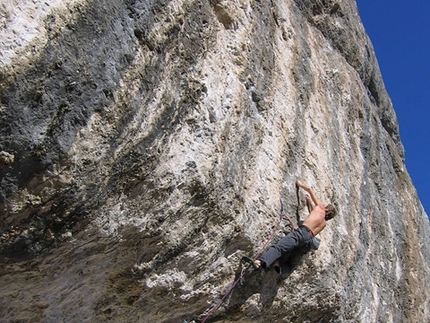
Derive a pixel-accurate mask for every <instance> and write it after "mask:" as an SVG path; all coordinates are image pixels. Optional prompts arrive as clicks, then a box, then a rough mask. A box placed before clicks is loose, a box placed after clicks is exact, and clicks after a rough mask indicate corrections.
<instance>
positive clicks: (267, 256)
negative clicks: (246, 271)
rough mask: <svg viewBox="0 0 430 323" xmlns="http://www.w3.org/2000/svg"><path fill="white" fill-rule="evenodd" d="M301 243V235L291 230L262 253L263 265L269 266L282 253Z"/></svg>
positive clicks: (264, 266) (261, 260)
mask: <svg viewBox="0 0 430 323" xmlns="http://www.w3.org/2000/svg"><path fill="white" fill-rule="evenodd" d="M299 243H300V235H299V234H298V233H297V232H296V231H293V232H290V233H289V234H287V235H286V236H285V237H283V238H282V239H281V240H279V241H278V242H277V243H275V244H274V245H273V246H271V247H270V248H269V250H267V251H266V252H265V253H263V254H262V255H261V257H260V259H259V260H260V262H261V266H262V267H263V268H266V267H269V266H270V265H271V264H273V263H274V262H275V260H277V259H278V258H280V257H281V256H282V255H284V254H286V253H288V252H289V251H291V250H293V249H294V248H296V247H297V246H298V245H299Z"/></svg>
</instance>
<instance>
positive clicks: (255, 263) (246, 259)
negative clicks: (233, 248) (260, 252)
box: [242, 256, 261, 269]
mask: <svg viewBox="0 0 430 323" xmlns="http://www.w3.org/2000/svg"><path fill="white" fill-rule="evenodd" d="M242 261H243V262H246V263H248V264H250V265H251V266H252V268H254V269H258V268H260V267H261V261H260V260H258V259H256V260H254V259H252V258H250V257H247V256H243V257H242Z"/></svg>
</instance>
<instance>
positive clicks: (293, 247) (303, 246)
mask: <svg viewBox="0 0 430 323" xmlns="http://www.w3.org/2000/svg"><path fill="white" fill-rule="evenodd" d="M296 184H297V186H298V187H300V188H302V189H304V190H305V191H306V192H307V193H308V194H307V195H306V201H307V205H308V209H309V212H310V214H309V215H308V217H307V218H306V219H305V221H303V223H302V224H301V225H300V226H299V228H298V229H296V230H294V231H292V232H290V233H289V234H287V235H286V236H285V237H283V238H282V239H281V240H279V241H278V242H277V243H276V244H274V245H273V246H271V247H270V248H269V250H267V251H266V252H265V253H263V254H262V255H261V257H260V258H259V259H257V260H255V261H254V260H252V259H250V258H249V257H244V258H243V260H244V261H247V262H250V263H251V264H252V265H253V266H254V268H260V267H262V268H267V267H270V266H272V265H273V267H274V268H275V269H276V270H277V271H278V272H279V273H281V272H283V271H284V270H285V269H291V268H293V267H294V266H295V265H296V264H297V263H298V262H299V261H300V259H301V258H302V257H303V255H305V254H306V253H307V252H308V251H309V250H311V249H317V248H318V244H319V243H318V244H317V245H316V244H315V239H314V237H315V236H316V235H317V234H318V233H320V232H321V231H322V230H323V229H324V228H325V226H326V221H327V220H330V219H332V218H333V217H334V216H335V215H336V209H335V208H334V207H333V206H332V205H330V204H329V205H327V206H324V205H323V204H322V203H321V201H320V200H319V199H318V198H317V197H316V195H315V192H314V191H313V189H312V188H311V187H310V186H309V185H306V184H304V183H303V182H301V181H297V182H296ZM316 239H317V238H316ZM318 242H319V240H318ZM282 269H284V270H282Z"/></svg>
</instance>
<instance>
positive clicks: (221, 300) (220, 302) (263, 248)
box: [202, 201, 295, 323]
mask: <svg viewBox="0 0 430 323" xmlns="http://www.w3.org/2000/svg"><path fill="white" fill-rule="evenodd" d="M284 218H285V219H287V220H288V222H289V223H288V225H289V226H290V227H291V230H292V231H294V230H295V229H294V225H293V222H292V221H291V220H290V219H289V218H288V217H287V215H286V214H285V213H284V203H282V201H281V215H280V217H279V221H278V224H277V225H276V227H275V229H273V231H272V234H271V235H270V237H269V239H267V241H266V242H265V243H264V245H263V246H262V247H261V248H260V250H259V251H258V252H257V253H256V254H255V256H254V257H253V259H258V257H260V255H261V254H262V253H263V251H264V250H265V249H266V247H267V245H268V244H269V243H270V241H272V239H273V238H274V237H275V235H276V231H278V229H279V227H280V226H281V223H282V220H283V219H284ZM251 266H252V265H251V264H248V266H246V267H244V268H243V269H242V271H241V273H240V275H239V277H238V278H237V279H236V280H235V281H234V283H233V284H232V285H231V286H230V288H229V289H228V290H227V292H226V293H225V294H224V296H223V297H222V298H221V299H220V300H219V302H218V303H217V304H216V305H215V306H214V307H213V308H212V309H211V310H210V311H209V313H208V314H206V316H205V318H204V319H203V321H202V323H205V322H206V320H207V319H209V317H210V316H211V315H212V314H213V313H214V312H215V311H216V310H217V309H218V308H219V307H220V306H221V304H222V303H223V302H224V301H225V299H226V298H227V296H228V295H230V293H231V292H232V291H233V289H234V288H235V287H236V285H237V284H238V283H239V282H243V277H244V276H245V273H246V271H247V270H248V269H249V267H251Z"/></svg>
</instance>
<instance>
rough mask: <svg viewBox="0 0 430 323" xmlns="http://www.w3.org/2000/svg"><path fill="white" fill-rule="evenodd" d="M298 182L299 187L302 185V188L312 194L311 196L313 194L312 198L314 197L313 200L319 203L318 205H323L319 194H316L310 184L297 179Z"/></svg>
mask: <svg viewBox="0 0 430 323" xmlns="http://www.w3.org/2000/svg"><path fill="white" fill-rule="evenodd" d="M296 184H297V185H298V186H299V187H301V188H303V189H304V190H305V191H306V192H308V193H309V194H310V196H311V198H312V201H313V202H314V203H315V204H316V205H318V206H322V203H321V202H320V200H319V199H318V198H317V196H316V195H315V192H314V190H313V189H312V188H311V187H310V186H309V185H306V184H305V183H303V182H301V181H299V180H298V181H297V182H296Z"/></svg>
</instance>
